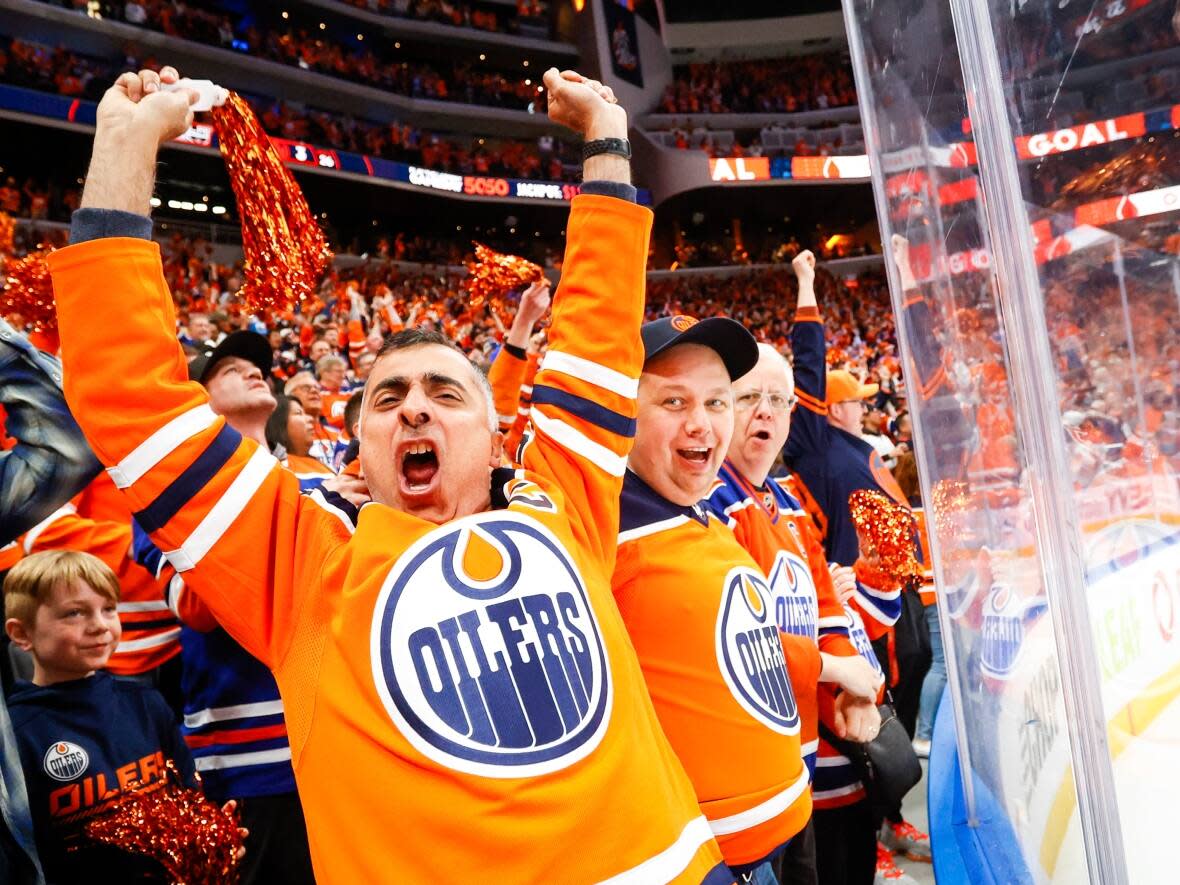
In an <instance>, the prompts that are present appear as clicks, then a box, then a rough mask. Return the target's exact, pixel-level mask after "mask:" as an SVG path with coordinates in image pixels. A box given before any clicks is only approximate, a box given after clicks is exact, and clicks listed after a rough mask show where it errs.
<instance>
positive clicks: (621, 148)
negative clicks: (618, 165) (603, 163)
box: [582, 138, 631, 160]
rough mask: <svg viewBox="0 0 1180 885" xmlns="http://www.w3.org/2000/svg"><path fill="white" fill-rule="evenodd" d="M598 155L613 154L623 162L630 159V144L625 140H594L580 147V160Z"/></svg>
mask: <svg viewBox="0 0 1180 885" xmlns="http://www.w3.org/2000/svg"><path fill="white" fill-rule="evenodd" d="M599 154H614V155H615V156H616V157H622V158H623V159H624V160H630V159H631V142H629V141H628V140H627V139H625V138H596V139H594V140H593V141H588V142H586V143H585V144H583V145H582V159H583V160H589V159H590V158H591V157H597V156H598V155H599Z"/></svg>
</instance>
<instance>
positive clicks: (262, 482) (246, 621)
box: [50, 68, 347, 665]
mask: <svg viewBox="0 0 1180 885" xmlns="http://www.w3.org/2000/svg"><path fill="white" fill-rule="evenodd" d="M176 78H177V73H176V71H175V70H174V69H171V68H165V69H164V70H163V71H162V72H161V73H160V74H159V75H157V74H155V73H153V72H151V71H144V72H141V73H140V74H138V75H137V74H124V75H122V76H121V77H120V78H119V79H118V81H117V82H116V84H115V86H113V87H112V88H111V89H110V90H108V91H107V93H106V95H105V96H104V97H103V100H102V102H101V104H100V105H99V109H98V127H97V131H96V133H95V140H94V155H93V159H92V161H91V166H90V173H89V177H88V178H87V181H86V187H85V191H84V192H83V197H82V208H81V209H80V210H79V211H78V212H77V213H75V216H74V220H73V228H72V231H71V236H72V239H73V241H74V245H71V246H69V247H68V248H65V249H62V250H59V251H57V252H55V253H53V255H52V256H51V258H50V272H51V273H52V276H53V287H54V292H55V297H56V299H57V311H58V322H59V327H60V331H61V342H62V361H63V364H64V367H65V379H66V384H65V392H66V398H67V400H68V401H69V402H70V404H71V406H72V408H73V410H74V412H75V414H77V415H81V416H82V419H81V420H80V421H79V423H80V424H81V425H82V428H83V430H85V432H86V435H87V438H88V439H90V440H91V441H92V443H93V446H94V450H95V453H96V454H97V455H98V457H99V460H100V461H102V462H103V463H104V464H107V465H109V466H108V472H109V473H110V475H111V477H112V479H113V480H114V482H115V485H117V486H118V487H119V488H120V489H122V491H123V492H124V493H125V494H126V495H127V497H128V500H129V503H130V505H131V508H132V510H133V511H134V512H135V518H136V520H137V522H139V524H140V525H141V526H143V528H144V529H145V530H146V531H147V532H149V533H150V536H151V539H152V541H153V542H154V543H155V544H156V545H157V546H158V547H159V548H160V549H161V550H163V551H164V552H165V556H166V557H167V558H168V560H169V562H171V563H172V565H173V566H174V567H175V568H176V570H177V571H178V572H180V573H181V574H182V575H183V579H184V580H185V582H186V584H187V585H188V586H189V587H191V588H192V589H193V590H194V591H195V592H197V593H198V594H200V595H201V596H202V597H203V598H204V599H205V601H206V602H207V603H208V604H209V606H210V607H211V608H212V609H213V610H214V612H215V613H216V615H217V617H218V619H219V620H220V621H221V623H222V624H223V626H225V628H226V629H227V630H229V631H230V633H232V634H233V635H234V637H235V638H236V639H237V640H238V641H239V642H240V643H241V644H242V645H243V646H245V647H246V648H247V649H248V650H249V651H250V652H251V654H253V655H254V656H255V657H257V658H259V659H260V660H262V661H264V662H266V663H268V664H272V665H274V664H275V663H277V662H278V661H279V660H280V659H281V657H282V655H283V654H284V652H285V649H286V648H287V643H288V642H289V639H290V636H291V635H293V633H294V632H295V630H294V627H295V621H296V619H297V618H298V616H299V610H300V603H301V601H302V597H301V596H300V594H302V593H304V592H306V591H307V590H308V589H309V588H308V587H307V586H306V585H307V582H300V581H298V580H296V574H295V572H296V562H297V560H296V557H297V556H309V557H315V556H317V555H319V556H320V557H321V558H322V556H323V555H325V551H324V550H323V548H319V547H318V545H319V544H320V543H321V542H324V543H328V542H329V541H330V539H329V538H328V537H327V536H326V535H324V534H323V533H324V532H328V531H330V529H328V528H327V526H328V525H329V523H328V522H327V521H328V520H331V522H334V523H335V525H336V526H339V531H340V532H344V533H345V534H347V530H346V529H345V528H344V527H343V526H342V525H341V524H340V523H339V521H337V520H335V519H333V518H332V517H331V516H329V515H327V514H326V513H325V522H323V523H318V522H316V521H315V519H314V517H313V518H312V519H311V520H309V521H307V522H304V521H302V520H300V518H299V517H300V513H301V511H302V508H304V507H313V506H315V505H313V504H311V503H309V502H308V501H306V500H304V501H301V499H300V495H299V483H298V480H297V479H296V478H295V476H294V474H291V473H289V472H287V471H285V470H282V469H280V468H279V466H278V463H277V462H276V461H275V459H274V458H273V457H272V456H271V455H270V453H269V452H267V451H266V450H265V449H264V448H262V447H260V446H259V445H258V444H257V443H256V442H254V441H253V440H249V439H243V437H242V436H241V435H240V434H238V433H237V432H236V431H234V430H233V429H232V428H230V427H229V426H228V425H227V424H226V423H225V421H224V419H222V418H221V417H219V416H217V415H215V414H214V413H213V411H212V410H211V409H210V407H209V402H208V395H207V394H206V392H205V390H204V389H203V388H202V387H201V386H200V385H198V384H196V383H195V382H191V381H189V380H188V371H187V366H186V364H185V360H184V354H183V352H182V351H181V349H180V345H179V344H178V343H177V341H176V337H175V333H174V329H175V316H174V309H173V305H172V298H171V294H170V293H169V291H168V287H167V284H166V283H165V281H164V277H163V272H162V268H161V263H160V250H159V247H158V246H157V245H156V244H155V243H153V242H151V240H150V239H148V236H150V232H151V221H150V219H149V218H148V217H147V212H148V207H149V202H148V201H149V199H150V197H151V190H152V180H153V176H154V170H155V163H156V152H157V149H158V147H159V145H160V144H161V143H162V142H163V141H165V140H167V139H169V138H172V137H173V136H175V135H177V134H179V133H181V132H183V131H184V130H185V128H186V127H187V126H188V125H189V123H190V122H191V117H192V114H191V112H190V111H189V110H188V101H189V96H188V94H186V93H184V92H169V93H165V92H161V91H159V84H160V82H161V80H163V81H165V82H167V81H169V80H173V79H176ZM112 329H118V330H119V331H120V334H119V335H112V334H111V330H112ZM304 512H305V511H304ZM321 526H323V527H324V528H323V531H322V532H321V530H320V527H321ZM332 537H333V538H334V537H335V536H332ZM297 597H298V598H297Z"/></svg>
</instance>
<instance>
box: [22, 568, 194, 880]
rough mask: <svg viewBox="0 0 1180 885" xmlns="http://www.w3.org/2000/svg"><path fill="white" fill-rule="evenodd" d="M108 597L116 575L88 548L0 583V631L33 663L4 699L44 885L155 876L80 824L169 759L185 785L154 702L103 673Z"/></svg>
mask: <svg viewBox="0 0 1180 885" xmlns="http://www.w3.org/2000/svg"><path fill="white" fill-rule="evenodd" d="M118 603H119V584H118V581H117V580H116V578H115V573H114V572H113V571H111V570H110V568H108V567H107V566H106V565H105V564H103V562H102V561H101V560H99V559H98V558H97V557H94V556H92V555H90V554H89V553H81V552H77V551H73V550H52V551H47V552H44V553H36V554H33V555H32V556H29V557H27V558H25V559H23V560H21V561H20V562H19V563H17V565H15V566H14V567H13V568H12V570H11V571H10V572H9V573H8V576H7V578H6V579H5V581H4V616H5V619H6V620H5V624H4V627H5V630H6V632H7V633H8V636H9V637H10V638H11V639H12V641H13V643H15V644H16V645H17V646H18V647H19V648H21V649H24V650H25V651H27V652H29V653H30V654H31V655H32V657H33V663H34V669H33V681H32V682H31V683H29V682H18V683H17V684H16V686H15V688H14V689H13V691H12V693H11V695H10V696H9V698H8V706H9V711H10V713H11V716H12V724H13V730H14V732H15V733H16V740H17V744H18V750H19V752H20V758H21V764H22V767H23V768H24V774H25V781H26V784H27V786H28V792H29V804H30V807H31V809H32V814H33V824H34V830H35V834H36V841H37V850H38V853H39V854H40V856H41V862H42V865H43V866H44V869H45V876H46V880H47V881H48V882H50V883H53V885H58V883H73V882H85V883H87V885H98V883H107V882H110V883H116V882H117V883H129V882H136V883H138V882H145V881H164V879H163V869H162V868H161V867H159V866H158V865H156V864H154V862H152V861H149V860H147V859H146V858H143V857H141V856H137V855H133V854H129V853H127V852H124V851H122V850H120V849H116V848H113V847H110V846H105V845H101V844H99V843H97V842H93V841H90V840H88V839H87V838H86V837H85V835H84V833H83V828H84V827H85V825H86V823H87V822H88V821H90V820H93V819H94V818H95V817H97V816H99V815H101V814H102V813H103V812H105V811H107V810H109V808H110V806H111V804H112V803H113V801H114V800H115V799H117V798H118V797H119V796H120V795H121V794H122V793H124V792H125V791H128V790H140V789H143V790H154V789H158V788H159V787H160V786H162V785H163V784H164V782H165V779H166V770H167V769H166V764H167V762H168V761H172V762H173V763H175V765H176V767H177V769H178V771H179V773H180V774H181V776H182V777H183V779H184V781H185V782H186V783H187V784H189V785H190V786H191V785H193V784H194V783H195V779H194V773H193V761H192V758H191V757H190V755H189V751H188V748H187V747H186V746H185V744H184V741H183V740H182V739H181V737H180V731H179V729H178V727H177V723H176V719H175V717H174V716H173V714H172V711H171V710H170V709H169V708H168V706H167V704H165V703H164V700H163V698H162V697H161V696H160V695H159V694H157V693H156V692H155V690H153V689H151V688H149V687H147V686H145V685H143V684H141V683H138V682H132V681H124V680H121V679H118V678H116V677H114V676H112V675H111V674H109V673H107V672H105V671H104V670H103V669H102V668H103V667H104V666H105V665H106V663H107V659H108V658H110V656H111V652H113V651H114V650H115V646H116V645H117V644H118V642H119V638H120V636H121V635H122V629H121V627H120V625H119V615H118V611H117V606H118Z"/></svg>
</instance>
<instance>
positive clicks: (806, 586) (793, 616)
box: [769, 550, 819, 642]
mask: <svg viewBox="0 0 1180 885" xmlns="http://www.w3.org/2000/svg"><path fill="white" fill-rule="evenodd" d="M769 583H770V593H771V598H772V599H773V600H774V617H775V620H776V621H777V622H778V628H779V629H780V630H782V631H783V632H784V633H790V634H792V635H794V636H803V637H805V638H807V639H810V640H812V641H813V642H815V641H817V639H818V637H819V600H818V599H817V597H816V591H815V580H814V579H813V578H812V577H811V569H810V568H808V566H807V563H806V562H804V561H803V560H802V559H800V558H799V557H798V556H796V555H795V554H794V553H791V552H790V551H788V550H780V551H779V552H778V553H776V554H775V557H774V564H773V565H772V566H771V568H770V578H769Z"/></svg>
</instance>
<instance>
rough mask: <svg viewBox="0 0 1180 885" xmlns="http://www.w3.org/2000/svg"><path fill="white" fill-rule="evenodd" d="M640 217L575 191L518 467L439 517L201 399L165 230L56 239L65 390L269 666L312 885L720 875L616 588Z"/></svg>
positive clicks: (191, 573) (643, 229) (196, 580)
mask: <svg viewBox="0 0 1180 885" xmlns="http://www.w3.org/2000/svg"><path fill="white" fill-rule="evenodd" d="M650 226H651V213H650V211H648V210H647V209H644V208H641V207H638V206H635V205H633V204H631V203H627V202H625V201H622V200H617V199H612V198H608V197H602V196H594V195H580V196H578V197H576V198H575V199H574V202H573V207H572V210H571V213H570V218H569V223H568V226H567V230H568V246H567V253H566V263H565V273H564V276H563V278H562V282H561V288H560V289H559V290H558V293H557V295H556V297H555V299H554V308H553V309H554V319H553V328H552V330H551V335H550V342H551V349H550V350H549V353H548V354H547V356H546V358H545V364H544V366H543V367H542V368H541V371H540V372H539V373H538V375H537V383H536V385H535V390H534V408H533V430H532V433H531V434H530V435H529V439H528V441H527V443H526V444H525V445H524V447H523V464H522V468H521V470H520V471H518V472H516V473H512V472H509V473H507V474H500V473H497V478H496V479H495V480H494V481H493V483H492V485H493V488H492V492H493V501H494V504H495V505H496V507H495V509H492V510H489V511H486V512H480V513H474V514H471V515H469V516H465V517H462V518H459V519H456V520H453V521H451V522H448V523H444V524H442V525H435V524H433V523H430V522H426V521H424V520H421V519H418V518H416V517H414V516H411V515H408V514H405V513H401V512H399V511H396V510H394V509H392V508H389V507H386V506H383V505H381V504H377V503H370V504H366V505H365V506H364V507H363V508H362V509H361V510H360V511H359V512H358V511H355V510H353V509H352V508H351V507H350V506H349V505H348V504H347V503H346V502H345V501H344V500H343V499H342V498H338V497H335V496H331V495H326V494H325V493H324V492H323V491H322V490H320V491H315V492H312V493H311V494H309V495H301V494H300V492H299V484H298V481H297V480H296V478H295V476H294V475H293V474H291V473H290V472H288V471H286V470H283V469H280V468H279V466H278V464H277V463H276V462H275V460H274V458H273V457H272V456H271V455H270V453H268V452H267V451H265V450H264V449H262V448H259V447H258V446H257V445H256V444H255V443H254V442H253V441H250V440H246V439H242V438H241V437H240V436H239V435H238V434H236V433H235V432H234V431H233V430H232V429H231V428H229V427H228V426H226V424H225V422H224V421H223V420H222V419H220V418H218V417H217V416H215V415H214V414H213V413H212V412H211V411H210V409H209V406H208V402H207V397H206V394H205V391H204V390H203V389H202V388H201V387H200V386H199V385H197V384H194V383H189V382H188V381H187V380H186V373H185V363H184V359H183V355H182V354H181V352H180V349H179V346H178V345H177V343H176V341H175V340H174V338H173V337H172V336H171V335H170V334H165V332H167V331H169V330H170V329H171V327H172V323H173V320H172V303H171V298H170V296H169V293H168V290H167V287H166V286H165V284H164V280H163V277H162V275H161V272H160V258H159V250H158V247H157V246H156V245H155V244H154V243H150V242H147V241H142V240H137V239H105V240H95V241H90V242H85V243H81V244H79V245H74V246H70V247H68V248H66V249H62V250H59V251H58V252H56V253H54V260H53V263H52V265H51V272H52V274H53V282H54V289H55V292H56V293H57V297H58V310H59V325H60V329H61V336H62V341H63V349H64V351H65V365H66V370H65V372H64V375H65V378H66V383H67V391H66V395H67V399H68V400H69V401H71V402H72V404H73V407H74V411H75V412H76V413H79V414H83V415H85V416H86V417H85V419H84V421H83V428H84V430H85V431H86V433H87V436H88V438H89V439H92V440H94V441H95V442H96V444H97V453H98V456H99V459H100V460H102V461H103V462H104V463H107V464H110V465H112V467H111V472H112V476H113V478H114V479H115V482H116V484H117V485H119V486H120V487H121V488H123V489H124V490H125V491H126V493H127V494H128V495H129V497H130V498H131V500H132V501H133V506H134V507H135V508H136V509H137V510H138V509H142V508H147V507H153V508H154V509H155V510H156V511H157V512H158V513H160V514H162V515H164V516H166V517H167V518H162V519H161V520H160V521H159V525H158V527H157V528H156V530H155V531H154V532H153V534H152V539H153V541H155V543H156V544H157V546H159V547H160V549H161V550H164V551H166V555H167V557H168V559H169V560H170V561H171V562H172V564H173V565H174V566H175V567H176V568H177V569H178V570H180V572H181V573H182V574H183V575H184V578H185V582H186V584H187V585H188V587H189V589H190V590H192V591H193V592H194V593H196V594H197V595H198V596H200V597H201V598H202V599H203V600H204V601H205V603H206V604H207V605H208V606H209V608H210V609H211V610H212V611H213V613H214V614H215V615H216V617H217V619H218V621H219V622H220V623H221V625H222V626H223V627H224V628H225V629H226V630H227V631H228V632H229V633H230V634H231V635H232V636H233V637H234V638H235V639H236V640H237V641H238V642H240V643H241V644H242V645H243V646H244V647H245V648H246V650H247V651H249V652H250V653H251V654H252V655H254V656H255V657H256V658H258V659H259V660H261V661H262V662H264V663H265V664H267V665H268V666H269V667H270V668H271V669H272V671H273V672H274V674H275V679H276V682H277V683H278V686H279V690H280V693H281V695H282V700H283V708H284V711H285V714H286V722H287V731H288V736H289V740H290V745H291V754H292V764H293V767H294V771H295V778H296V782H297V784H298V787H299V794H300V798H301V799H302V804H303V809H304V813H305V816H306V821H307V832H308V838H309V842H310V846H311V854H312V860H313V863H314V866H315V873H316V879H317V881H318V882H319V883H320V885H331V883H348V885H354V883H358V882H365V883H386V882H388V883H416V882H435V881H438V879H439V878H440V876H441V877H442V878H444V879H447V880H448V881H450V880H453V881H464V880H466V881H477V882H497V883H499V882H504V883H528V882H563V883H565V882H569V883H580V882H614V883H618V885H622V883H632V882H634V883H640V882H642V883H648V882H652V883H657V882H659V883H665V882H675V883H677V885H682V883H703V882H708V883H709V885H713V883H720V882H732V876H730V875H729V872H728V870H727V869H726V868H725V866H724V864H723V862H722V859H721V854H720V851H719V850H718V848H717V844H716V842H715V841H714V840H713V836H712V832H711V830H710V829H709V826H708V823H707V822H706V821H705V819H704V818H703V817H702V816H701V813H700V809H699V807H698V806H697V804H696V798H695V796H694V794H693V790H692V784H691V783H690V782H689V780H688V778H687V776H686V775H685V773H684V770H683V768H682V767H681V765H680V764H679V762H678V761H677V759H676V756H675V754H674V753H673V751H672V748H671V746H670V745H669V744H668V741H667V739H666V738H665V737H664V735H663V733H662V732H661V730H660V727H659V722H658V720H657V718H656V715H655V710H654V709H653V707H652V703H651V699H650V698H649V696H648V694H647V691H646V689H645V687H644V683H643V674H642V672H641V670H640V667H639V662H638V660H637V658H636V656H635V652H634V650H633V648H632V647H631V643H630V640H629V639H628V637H627V634H626V630H625V628H624V626H623V623H622V620H621V619H620V618H619V614H618V610H617V608H616V607H615V605H614V602H613V599H612V596H611V592H610V575H611V572H612V570H613V569H614V564H615V552H616V544H617V534H616V533H617V526H618V514H619V510H618V506H619V505H618V500H619V492H620V488H621V485H622V476H623V472H624V461H625V458H626V456H627V454H628V452H629V450H630V445H631V440H630V436H631V434H632V433H633V432H634V419H635V414H636V406H635V399H634V398H635V395H636V390H637V386H638V380H637V379H638V377H639V373H640V369H641V364H642V359H643V353H642V347H641V343H640V339H639V325H640V322H641V319H642V313H643V297H644V265H645V261H646V256H647V244H648V236H649V231H650ZM100 281H101V282H100ZM116 322H117V323H118V324H119V325H120V328H122V329H124V330H125V334H124V335H121V336H119V337H118V339H117V340H112V339H111V336H110V335H109V334H108V331H107V330H109V328H110V326H111V324H113V323H116ZM636 797H642V799H641V801H639V800H637V798H636ZM387 812H388V813H387ZM402 822H404V823H406V825H407V827H408V829H406V833H407V834H408V835H406V836H405V837H398V836H396V834H395V832H394V831H395V830H396V829H397V826H398V824H399V823H402Z"/></svg>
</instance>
